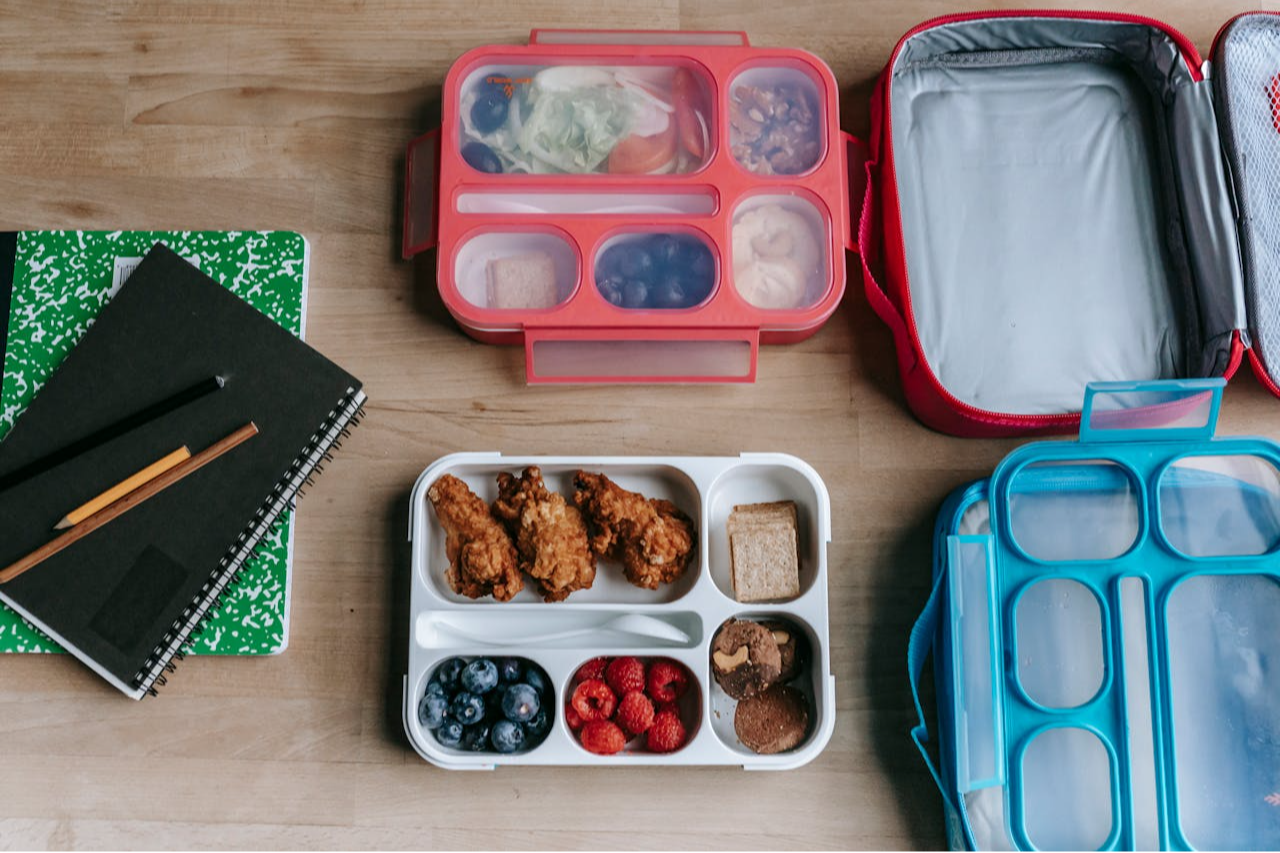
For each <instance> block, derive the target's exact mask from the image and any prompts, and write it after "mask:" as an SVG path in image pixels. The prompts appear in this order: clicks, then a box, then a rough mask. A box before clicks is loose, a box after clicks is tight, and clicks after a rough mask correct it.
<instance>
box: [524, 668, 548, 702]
mask: <svg viewBox="0 0 1280 853" xmlns="http://www.w3.org/2000/svg"><path fill="white" fill-rule="evenodd" d="M524 683H525V684H527V685H529V686H530V687H532V688H533V689H534V690H536V691H538V696H539V697H541V698H543V699H546V698H547V696H548V693H547V677H546V676H545V675H543V674H542V670H540V669H538V667H536V666H534V665H533V664H530V665H529V668H528V669H526V670H525V673H524Z"/></svg>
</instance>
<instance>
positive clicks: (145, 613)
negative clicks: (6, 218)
mask: <svg viewBox="0 0 1280 853" xmlns="http://www.w3.org/2000/svg"><path fill="white" fill-rule="evenodd" d="M213 376H221V377H223V378H224V380H225V385H224V387H223V388H222V389H221V390H219V391H214V392H212V393H209V394H206V395H205V396H203V397H200V398H199V399H197V400H195V401H193V402H190V403H188V404H186V405H185V406H183V407H181V408H179V409H176V410H174V411H172V412H170V413H168V414H165V415H163V416H161V417H159V418H157V419H155V420H153V421H150V422H147V423H146V424H144V425H141V426H138V427H136V428H134V429H133V430H131V431H129V432H127V433H125V434H123V435H120V436H119V437H117V438H114V439H112V440H110V441H108V442H106V443H104V444H100V445H98V446H95V447H93V448H92V449H90V450H87V451H85V452H83V453H82V454H80V455H78V456H75V457H73V458H71V459H69V460H67V461H66V462H63V463H62V464H60V465H58V466H57V467H54V468H52V469H51V470H48V471H45V472H43V473H40V474H39V475H37V476H35V477H33V478H30V479H27V480H25V481H22V482H19V483H18V484H16V485H12V486H10V487H8V488H6V489H5V490H4V491H0V566H7V565H9V564H10V563H13V562H15V561H16V560H18V559H20V558H21V557H23V556H25V555H26V554H28V553H30V552H32V551H34V550H36V549H37V548H39V547H40V546H42V545H44V544H45V543H46V542H48V541H49V540H50V539H52V538H53V533H54V532H53V527H54V525H55V524H56V523H57V522H58V521H59V519H61V518H62V517H63V516H64V515H65V514H67V513H68V512H69V511H70V510H72V509H74V508H76V507H78V506H80V505H81V504H83V503H85V502H86V501H88V500H90V499H92V498H94V497H96V496H97V495H99V494H101V493H102V492H104V491H106V490H107V489H108V488H110V487H111V486H113V485H115V484H116V483H119V482H121V481H122V480H124V479H126V478H127V477H129V476H131V475H133V474H134V473H136V472H138V471H140V470H142V469H143V468H145V467H146V466H148V465H150V464H151V463H153V462H155V461H156V460H158V459H160V458H161V457H163V456H165V455H166V454H168V453H170V452H171V451H173V450H176V449H178V448H179V447H182V446H184V445H185V446H187V447H189V448H190V450H191V452H192V453H193V454H194V453H197V452H199V451H200V450H203V449H204V448H206V447H208V446H209V445H211V444H213V443H214V442H216V441H218V440H219V439H221V438H223V437H225V436H227V435H229V434H230V433H232V432H234V431H235V430H236V429H238V428H239V427H241V426H243V425H244V424H246V423H248V422H250V421H252V422H254V423H255V424H256V425H257V426H258V429H259V434H258V435H257V436H256V437H254V438H253V439H251V440H249V441H248V442H246V443H244V444H243V445H241V446H239V447H237V448H235V449H234V450H232V451H230V452H229V453H227V454H226V455H225V456H222V457H220V458H218V459H216V460H214V461H213V462H212V463H210V464H208V465H206V466H205V467H203V468H201V469H199V470H198V471H195V472H194V473H192V474H191V475H189V476H188V477H186V478H185V479H183V480H181V481H179V482H178V483H176V484H174V485H172V486H170V487H169V488H167V489H165V490H164V491H162V492H160V493H159V494H157V495H156V496H155V497H153V498H151V500H149V501H147V502H145V503H143V504H141V505H139V506H137V507H136V508H134V509H132V510H130V511H129V512H127V513H125V514H124V515H122V516H121V517H119V518H117V519H116V520H114V521H112V522H111V523H109V524H107V525H106V526H104V527H102V528H101V529H99V530H96V531H94V532H93V533H91V534H89V535H88V536H86V537H84V538H83V539H81V540H80V541H78V542H76V543H75V544H73V545H71V546H70V547H69V548H67V549H66V550H64V551H62V552H61V553H58V554H56V555H54V556H53V557H51V558H49V559H48V560H46V561H45V562H43V563H41V564H40V565H38V566H36V567H35V568H33V569H31V570H30V571H28V572H26V573H25V574H22V575H20V576H19V577H17V578H14V579H13V580H11V581H9V582H8V583H6V584H3V585H0V599H2V600H3V601H4V602H5V603H7V604H9V605H10V606H11V607H13V608H14V609H16V610H17V611H18V612H19V613H21V614H22V615H23V616H25V617H26V618H28V619H30V620H31V621H32V622H34V623H35V624H36V625H37V627H39V628H40V629H41V630H43V631H45V632H46V633H48V634H49V635H51V636H52V637H53V638H54V639H55V640H57V641H58V642H59V643H61V644H62V645H63V646H65V647H66V648H67V649H68V651H70V652H72V653H73V654H75V655H76V656H77V657H79V658H80V659H81V660H83V661H84V662H85V663H87V664H88V665H89V666H91V667H92V668H93V669H94V670H96V671H97V672H98V673H99V674H101V675H102V676H104V677H105V678H107V679H108V680H109V681H111V683H113V684H114V685H116V686H117V687H118V688H120V689H121V690H123V691H124V692H125V693H127V694H129V695H130V696H133V697H134V698H141V697H143V696H145V695H147V694H148V693H153V692H154V691H155V688H156V686H158V685H159V684H163V683H164V674H165V672H166V670H171V669H172V667H173V660H174V659H175V657H177V656H179V653H180V651H181V649H182V647H183V645H184V644H185V643H186V641H187V640H188V639H189V638H190V637H191V635H192V633H193V632H195V631H198V629H199V625H200V623H201V621H202V620H203V618H204V616H205V615H206V614H207V613H208V612H209V611H210V610H212V609H213V607H214V606H215V605H216V603H217V600H218V597H219V596H220V595H221V593H222V592H223V591H225V590H226V588H227V586H228V585H229V584H230V583H232V582H233V581H234V579H235V576H236V573H237V572H238V571H239V569H240V568H241V567H242V566H243V564H244V562H245V560H246V559H247V558H248V557H249V556H250V555H251V554H252V553H253V551H254V550H255V548H256V547H257V546H258V545H259V544H260V543H261V541H262V539H263V538H264V537H265V536H266V535H267V534H268V533H269V532H270V530H271V527H272V526H273V524H274V523H275V522H276V520H277V519H278V517H279V515H280V513H281V512H282V511H283V510H285V509H286V508H288V507H290V506H292V504H293V501H294V500H295V499H296V497H297V493H298V490H299V489H300V488H301V487H302V486H303V485H304V484H305V483H306V482H307V481H308V479H309V478H310V477H311V476H312V474H313V473H314V472H315V471H316V470H317V469H318V466H319V465H320V464H321V463H322V461H323V460H324V459H326V458H327V457H328V454H329V451H330V450H331V449H332V448H333V446H334V445H335V443H336V442H337V441H338V440H339V439H340V437H341V436H343V435H344V434H345V433H346V430H347V428H348V427H349V426H351V425H352V424H354V423H355V422H356V421H357V420H358V418H359V415H360V412H361V407H362V406H363V404H364V399H365V398H364V393H363V392H362V391H361V384H360V382H359V381H358V380H357V379H356V378H355V377H353V376H351V375H350V374H349V373H347V372H346V371H344V370H342V369H341V368H340V367H338V366H337V365H335V364H333V363H332V362H330V361H329V360H328V359H326V358H324V356H322V355H320V354H319V353H317V352H316V351H315V350H313V349H311V348H310V347H309V346H307V345H306V344H305V343H303V342H302V341H300V340H298V339H297V338H295V337H294V336H293V335H291V334H290V333H289V332H287V331H286V330H284V329H282V328H281V327H280V326H279V325H277V324H276V323H274V322H272V321H271V320H270V319H268V318H267V317H266V316H264V315H263V314H261V313H259V312H258V311H257V310H256V309H255V308H253V307H252V306H250V305H248V304H247V303H245V302H243V301H242V300H241V299H240V298H239V297H237V296H236V295H235V294H233V293H231V292H230V291H228V290H226V289H225V288H223V287H222V286H221V285H219V284H218V283H217V282H215V281H213V280H212V279H210V278H209V277H208V276H206V275H204V274H203V273H201V272H200V271H199V270H197V269H196V268H195V267H193V266H191V265H190V264H188V263H187V262H186V261H184V260H183V259H182V258H181V257H179V256H178V255H176V254H174V253H173V252H172V251H170V250H169V249H167V248H165V247H164V246H163V245H157V246H156V247H155V248H154V249H153V250H152V251H151V252H150V253H149V254H148V255H147V257H146V258H145V259H144V260H143V261H142V263H141V264H140V265H139V266H138V268H137V270H136V271H135V272H134V273H133V275H132V276H131V277H130V278H129V279H128V281H127V282H126V283H125V285H124V286H123V287H122V288H121V289H120V292H119V293H118V294H117V295H116V296H115V297H114V299H112V301H111V302H110V303H108V304H107V305H106V307H105V308H103V310H102V312H101V314H99V315H98V318H97V320H96V321H95V322H94V324H93V326H92V328H90V329H89V331H88V332H86V333H85V335H84V337H83V338H82V339H81V341H80V343H79V344H78V345H77V346H76V347H75V348H74V349H73V350H72V351H71V353H70V354H69V355H68V356H67V357H66V359H65V361H64V362H63V364H62V366H61V367H59V368H58V370H57V371H56V372H55V373H54V374H53V376H52V377H51V378H50V379H49V382H48V384H47V385H46V386H45V387H44V388H43V389H41V390H40V392H39V393H38V394H37V395H36V397H35V399H34V400H33V401H32V403H31V405H30V407H29V408H28V409H27V411H26V413H25V414H23V415H22V417H20V418H19V419H18V421H17V423H16V424H15V425H14V427H13V429H12V430H11V431H10V433H9V435H8V436H7V437H6V438H5V440H4V441H3V442H0V479H3V478H4V477H5V475H7V474H10V473H13V472H15V471H18V470H19V469H24V468H26V467H27V466H29V465H30V464H31V463H33V462H36V461H38V460H41V459H43V458H45V457H47V456H48V455H49V454H51V453H54V452H55V451H58V450H60V449H62V448H64V447H66V446H68V445H71V444H73V443H75V442H77V441H79V440H81V439H83V438H84V437H86V436H90V435H93V434H95V433H97V432H98V431H99V430H101V429H103V428H104V427H107V426H109V425H111V424H114V423H116V422H118V421H121V420H123V419H126V418H128V417H130V416H131V415H134V414H136V413H137V412H139V411H142V410H145V409H147V408H148V407H149V406H152V405H154V404H156V403H157V402H160V401H163V400H166V399H168V398H170V397H171V396H172V395H174V394H176V393H178V392H180V391H182V390H183V389H185V388H189V387H191V386H193V385H195V384H197V383H199V382H201V381H204V380H208V379H209V378H210V377H213Z"/></svg>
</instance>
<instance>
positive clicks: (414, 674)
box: [404, 453, 836, 770]
mask: <svg viewBox="0 0 1280 853" xmlns="http://www.w3.org/2000/svg"><path fill="white" fill-rule="evenodd" d="M529 465H536V466H538V467H540V468H541V470H542V475H543V478H544V479H545V481H546V484H547V488H548V489H550V490H552V491H556V492H559V493H560V494H562V495H565V496H566V497H568V496H571V495H572V493H573V485H572V479H573V475H574V473H575V472H576V471H578V470H580V469H581V470H585V471H590V472H599V473H603V474H605V475H607V476H608V477H609V478H610V479H612V480H613V481H614V482H616V483H617V484H618V485H619V486H621V487H622V488H624V489H630V490H633V491H637V492H640V493H641V494H643V495H645V496H647V497H654V498H666V499H668V500H671V501H672V502H674V503H675V504H676V505H677V506H678V507H679V508H680V509H682V510H683V511H684V512H685V513H687V514H688V515H689V517H690V518H692V519H693V520H694V523H695V524H696V527H697V539H698V546H697V553H696V554H695V555H694V561H693V563H692V564H691V565H690V566H689V569H688V570H687V571H686V572H685V574H684V575H683V576H682V577H680V578H679V579H678V580H677V581H676V582H674V583H672V584H669V585H665V586H663V587H661V588H660V589H658V590H652V591H651V590H647V589H642V588H639V587H636V586H632V585H631V584H630V583H628V582H627V580H626V579H625V577H624V576H623V573H622V569H621V567H619V566H617V565H616V564H613V563H610V562H608V561H605V560H601V561H600V562H599V568H598V571H597V574H596V579H595V583H594V584H593V586H592V587H591V588H590V589H586V590H580V591H578V592H576V593H574V594H573V595H572V596H571V597H570V598H569V599H568V600H567V601H564V602H559V603H553V604H548V603H544V602H543V601H541V600H540V599H539V597H538V596H537V594H536V593H535V592H534V591H533V590H532V589H529V588H526V589H525V590H524V591H522V592H520V593H519V594H518V595H516V596H515V598H513V599H512V600H511V601H508V602H497V601H495V600H493V599H492V598H484V599H479V600H471V599H468V598H465V597H463V596H460V595H457V594H455V593H454V592H453V591H452V590H451V589H449V587H448V586H447V584H446V583H445V580H444V572H445V569H446V568H447V567H448V559H447V557H446V556H445V545H444V536H443V531H442V529H441V527H440V524H439V522H438V521H437V519H436V517H435V513H434V512H433V511H432V510H431V508H430V507H429V505H428V504H429V501H428V500H427V490H428V488H429V487H430V486H431V484H432V483H434V482H435V481H436V480H437V479H438V478H439V477H441V476H442V475H444V474H452V475H454V476H455V477H457V478H459V479H460V480H462V481H463V482H465V483H466V484H467V485H468V486H469V487H470V488H471V489H472V490H473V491H474V492H475V493H476V494H477V495H478V496H479V497H481V498H482V499H484V500H485V501H486V502H491V501H492V500H493V499H494V498H495V497H496V495H497V486H496V477H497V475H498V473H499V472H503V471H505V472H509V473H512V474H518V473H519V472H520V471H521V470H522V469H523V468H525V467H526V466H529ZM784 500H791V501H795V503H796V506H797V510H798V523H799V531H798V532H799V547H800V595H799V596H797V597H796V598H794V599H791V600H789V601H786V602H780V603H775V604H763V605H761V604H742V603H739V602H738V601H736V600H735V599H734V595H733V586H732V578H731V568H730V558H729V541H728V535H727V532H726V522H727V520H728V517H729V513H730V512H731V511H732V510H733V507H734V506H735V505H738V504H749V503H763V502H770V501H784ZM409 540H410V543H411V549H412V576H411V581H410V586H411V592H410V602H409V613H410V615H409V620H410V625H409V662H408V673H407V674H406V676H405V681H404V726H405V732H406V734H407V735H408V737H409V742H410V743H411V744H412V745H413V747H414V749H415V750H417V752H418V753H419V754H420V755H421V756H422V757H423V758H425V759H426V760H427V761H429V762H431V763H432V764H435V765H437V766H439V767H444V768H448V769H477V770H480V769H483V770H492V769H494V768H495V767H497V766H498V765H582V766H595V765H602V766H603V765H625V766H644V765H740V766H742V767H744V768H746V769H748V770H757V769H759V770H766V769H767V770H786V769H791V768H795V767H799V766H801V765H804V764H806V763H808V762H809V761H812V760H813V759H814V758H815V757H817V755H818V754H819V753H820V752H822V750H823V748H824V747H825V746H826V745H827V742H828V741H829V740H830V739H831V733H832V730H833V729H834V726H835V707H836V706H835V678H834V676H832V674H831V649H830V634H829V622H828V611H827V546H828V544H829V543H830V541H831V502H830V498H829V496H828V494H827V489H826V486H825V485H824V484H823V482H822V479H821V478H820V477H819V476H818V474H817V472H816V471H814V470H813V468H812V467H810V466H809V465H808V464H807V463H805V462H803V461H802V460H800V459H797V458H795V457H794V456H788V455H785V454H778V453H744V454H742V455H741V456H737V457H696V456H690V457H627V456H612V457H586V456H582V457H575V456H555V457H552V456H545V457H537V456H503V455H502V454H500V453H456V454H452V455H450V456H446V457H443V458H442V459H440V460H438V461H436V462H435V464H433V465H431V466H430V467H429V468H427V470H426V471H424V472H423V473H422V475H421V476H420V477H419V478H418V482H417V484H416V485H415V487H414V489H413V495H412V497H411V498H410V507H409ZM626 614H639V615H641V616H642V617H645V618H642V619H640V620H634V619H628V620H627V621H628V623H633V622H636V621H639V622H640V623H641V624H640V626H639V627H637V626H635V625H634V624H629V625H628V628H629V630H628V631H625V632H624V631H619V630H615V628H611V627H610V625H611V624H612V625H614V626H617V625H618V622H617V621H616V620H617V619H618V617H620V616H623V615H626ZM730 617H742V618H773V617H776V618H783V619H787V620H789V621H791V622H792V623H794V624H795V625H796V626H797V627H799V628H800V629H802V630H803V631H804V633H805V634H806V635H807V640H808V645H809V650H810V654H809V660H808V665H807V669H808V672H807V675H804V674H802V676H801V678H800V679H799V681H798V682H796V683H794V684H793V685H792V686H794V687H796V688H798V689H799V690H800V691H801V692H803V693H804V694H806V695H807V696H808V697H809V699H810V720H809V733H808V736H807V738H806V739H805V740H804V741H803V742H802V743H801V744H800V745H799V746H798V747H796V748H795V749H793V750H791V751H788V752H785V753H779V754H774V755H760V754H756V753H755V752H752V751H751V750H750V749H748V748H747V747H745V746H743V745H742V744H741V743H740V742H739V740H738V738H737V736H736V735H735V733H734V710H735V707H736V702H735V700H733V699H732V698H730V697H729V696H728V695H726V694H725V693H724V691H722V690H721V689H720V687H719V685H718V684H716V682H715V679H714V678H713V677H712V673H711V659H710V646H711V641H712V638H713V637H714V635H715V633H716V630H717V628H718V627H719V626H720V625H721V623H723V622H724V621H725V620H727V619H729V618H730ZM646 623H647V624H648V626H649V627H650V628H652V630H649V629H647V628H646V627H645V625H646ZM617 655H634V656H636V657H640V658H641V659H645V658H650V659H652V658H670V659H673V660H676V661H679V662H680V663H682V664H683V665H684V666H685V667H686V668H687V669H688V671H689V673H690V674H691V676H692V679H691V683H690V689H689V692H688V695H686V697H685V703H686V704H690V703H696V704H691V705H690V707H691V708H692V712H691V715H690V716H691V719H690V723H691V724H689V725H688V741H687V742H686V744H685V745H684V747H683V748H682V749H680V750H679V751H677V752H673V753H670V754H656V753H648V752H642V751H635V750H624V751H622V752H619V753H617V754H614V755H607V756H606V755H596V754H593V753H591V752H588V751H587V750H586V749H584V748H583V747H582V746H581V745H580V744H579V743H578V740H577V738H576V736H575V735H574V733H573V732H572V731H570V729H569V726H568V723H567V722H566V720H565V701H566V698H567V696H568V695H569V693H570V692H571V691H572V687H571V680H572V678H573V676H574V673H575V672H576V671H577V669H578V667H579V666H581V665H582V664H583V663H585V662H586V661H588V660H590V659H592V658H595V657H600V656H617ZM455 656H459V657H464V658H470V657H479V656H486V657H502V656H518V657H523V658H527V659H529V660H532V661H534V662H535V663H537V664H539V665H540V666H541V667H542V668H543V669H544V670H545V672H546V675H547V676H548V678H549V682H550V686H551V688H552V690H553V692H554V696H553V697H552V705H553V708H554V712H555V718H554V723H553V725H552V727H551V730H550V732H549V734H547V736H546V738H545V740H543V741H542V742H541V744H540V745H538V746H536V747H533V748H531V749H529V750H528V751H525V752H520V753H514V754H498V753H476V752H467V751H463V750H461V749H450V748H447V747H444V746H442V745H440V744H439V743H438V742H437V741H436V739H435V737H434V736H433V735H432V733H431V732H429V731H428V730H427V729H426V728H425V727H424V726H423V725H422V724H421V723H420V721H419V717H418V711H417V708H418V703H419V701H420V700H421V699H422V697H423V693H424V691H425V689H426V686H427V682H428V679H429V678H430V676H431V673H432V671H433V670H434V669H435V667H436V666H437V665H438V664H440V663H441V662H442V661H444V660H446V659H448V658H451V657H455ZM690 697H693V698H692V699H691V698H690Z"/></svg>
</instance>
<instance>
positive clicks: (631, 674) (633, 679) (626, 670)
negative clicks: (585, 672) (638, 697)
mask: <svg viewBox="0 0 1280 853" xmlns="http://www.w3.org/2000/svg"><path fill="white" fill-rule="evenodd" d="M604 680H605V681H606V682H608V684H609V686H610V687H611V688H613V692H614V693H617V694H618V695H619V696H625V695H626V694H628V693H630V692H632V691H633V690H638V691H640V692H644V664H642V663H640V661H638V660H637V659H635V658H614V659H613V663H611V664H609V668H608V669H606V670H605V671H604Z"/></svg>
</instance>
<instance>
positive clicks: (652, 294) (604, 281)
mask: <svg viewBox="0 0 1280 853" xmlns="http://www.w3.org/2000/svg"><path fill="white" fill-rule="evenodd" d="M716 267H717V264H716V253H715V250H714V249H713V248H712V247H711V245H710V244H709V243H708V242H707V241H706V240H704V239H703V238H702V237H700V236H697V235H695V234H693V233H689V232H685V231H653V232H650V231H645V232H635V231H631V232H623V233H620V234H616V235H614V236H613V237H610V238H609V239H608V240H606V241H605V242H604V244H603V245H602V246H601V247H600V250H599V251H598V252H596V260H595V276H594V278H595V284H596V288H597V289H598V290H599V291H600V295H601V296H603V297H604V298H605V300H606V301H607V302H609V304H611V305H615V306H617V307H619V308H625V309H628V310H643V309H658V310H678V309H681V308H695V307H697V306H698V305H701V304H702V303H704V302H706V301H707V299H709V298H710V297H711V294H712V293H713V292H714V291H715V288H716V278H717V276H716Z"/></svg>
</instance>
